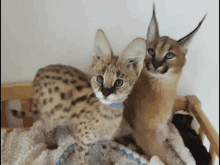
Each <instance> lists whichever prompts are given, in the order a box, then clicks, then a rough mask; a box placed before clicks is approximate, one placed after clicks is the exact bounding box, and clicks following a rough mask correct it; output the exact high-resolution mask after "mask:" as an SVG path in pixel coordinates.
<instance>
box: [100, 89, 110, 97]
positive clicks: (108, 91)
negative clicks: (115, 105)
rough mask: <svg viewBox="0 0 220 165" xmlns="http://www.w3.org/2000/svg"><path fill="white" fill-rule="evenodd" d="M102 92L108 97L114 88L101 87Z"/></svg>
mask: <svg viewBox="0 0 220 165" xmlns="http://www.w3.org/2000/svg"><path fill="white" fill-rule="evenodd" d="M101 92H102V94H103V95H104V96H105V98H106V97H108V96H109V95H110V94H111V93H112V90H111V89H110V88H102V89H101Z"/></svg>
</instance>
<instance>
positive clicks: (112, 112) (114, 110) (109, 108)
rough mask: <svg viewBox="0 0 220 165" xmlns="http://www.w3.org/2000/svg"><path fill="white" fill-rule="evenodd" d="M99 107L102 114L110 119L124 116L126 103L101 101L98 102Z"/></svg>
mask: <svg viewBox="0 0 220 165" xmlns="http://www.w3.org/2000/svg"><path fill="white" fill-rule="evenodd" d="M98 109H99V111H100V114H101V115H102V116H103V117H105V118H108V119H114V118H118V117H122V114H123V110H124V105H123V103H118V104H110V105H109V104H103V103H102V102H101V101H99V102H98Z"/></svg>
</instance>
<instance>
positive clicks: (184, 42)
mask: <svg viewBox="0 0 220 165" xmlns="http://www.w3.org/2000/svg"><path fill="white" fill-rule="evenodd" d="M206 15H207V14H206ZM206 15H205V16H204V17H203V19H202V20H201V21H200V22H199V25H198V26H197V27H196V28H195V29H194V30H193V31H192V32H191V33H189V34H188V35H187V36H185V37H183V38H181V39H180V40H178V41H177V43H178V44H179V45H180V50H181V52H182V53H183V54H184V55H186V54H187V52H188V46H189V44H190V43H191V41H192V39H193V37H194V36H195V34H196V32H198V30H199V28H200V27H201V25H202V23H203V21H204V19H205V17H206Z"/></svg>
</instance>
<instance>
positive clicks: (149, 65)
mask: <svg viewBox="0 0 220 165" xmlns="http://www.w3.org/2000/svg"><path fill="white" fill-rule="evenodd" d="M146 69H147V70H148V71H149V72H151V73H154V74H165V73H167V72H168V70H169V68H168V67H167V66H160V67H158V68H157V69H155V68H154V66H153V64H152V63H150V62H147V63H146Z"/></svg>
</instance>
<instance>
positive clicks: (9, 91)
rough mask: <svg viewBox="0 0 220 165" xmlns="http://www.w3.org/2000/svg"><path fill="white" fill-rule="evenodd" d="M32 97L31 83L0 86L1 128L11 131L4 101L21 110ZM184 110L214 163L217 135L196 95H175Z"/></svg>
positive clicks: (27, 122)
mask: <svg viewBox="0 0 220 165" xmlns="http://www.w3.org/2000/svg"><path fill="white" fill-rule="evenodd" d="M32 97H33V86H32V84H31V83H20V84H8V85H2V86H1V129H7V130H8V131H11V130H12V128H11V127H8V124H7V116H6V102H7V101H12V100H20V102H21V109H22V110H30V109H31V104H30V103H31V99H32ZM178 110H185V111H187V112H190V113H193V114H194V116H195V117H196V119H197V120H198V122H199V123H200V137H201V139H202V141H204V138H205V136H207V138H208V140H209V142H210V149H209V152H210V154H211V157H212V162H211V165H214V164H215V160H216V156H218V157H219V135H218V134H217V132H216V130H215V129H214V127H213V126H212V124H211V123H210V121H209V120H208V118H207V117H206V115H205V114H204V113H203V111H202V110H201V103H200V101H199V100H198V98H197V97H196V96H186V97H177V98H176V101H175V105H174V111H178ZM32 124H33V120H32V119H31V118H27V119H24V120H23V127H26V128H28V127H30V126H32Z"/></svg>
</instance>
